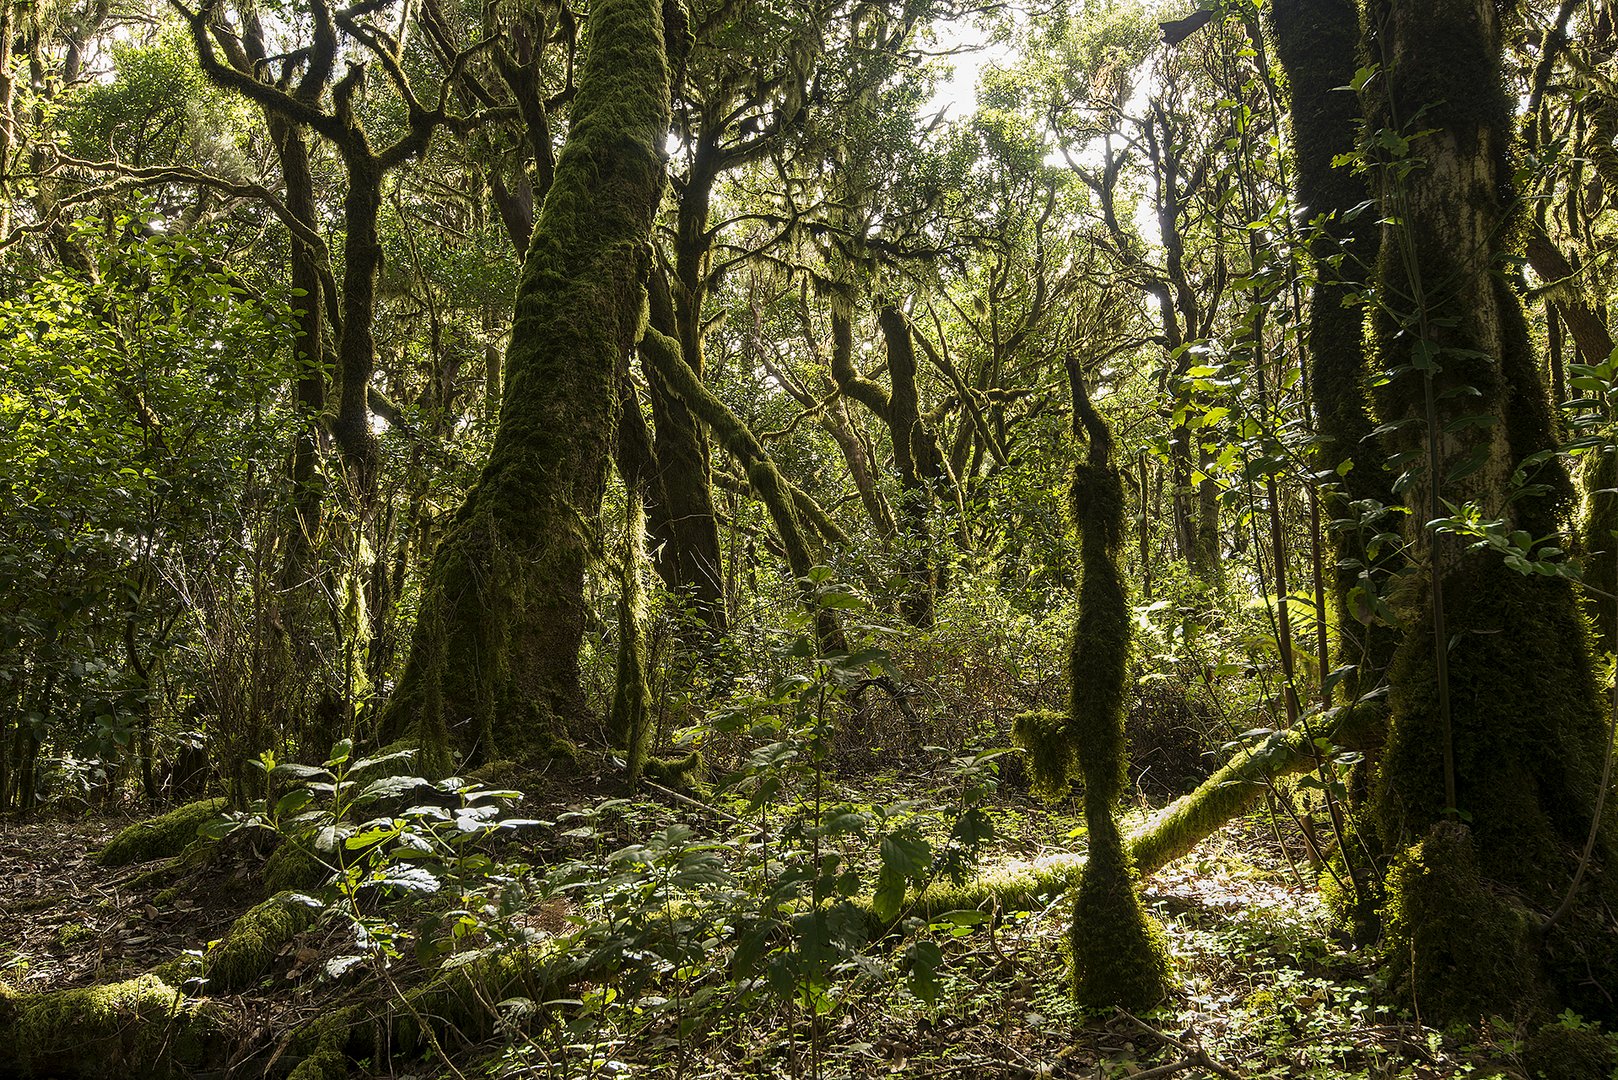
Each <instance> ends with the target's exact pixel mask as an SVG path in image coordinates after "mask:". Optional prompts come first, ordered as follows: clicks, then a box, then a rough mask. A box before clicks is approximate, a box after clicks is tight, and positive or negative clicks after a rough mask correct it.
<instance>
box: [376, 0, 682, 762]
mask: <svg viewBox="0 0 1618 1080" xmlns="http://www.w3.org/2000/svg"><path fill="white" fill-rule="evenodd" d="M588 33H589V41H588V44H587V45H586V48H585V59H584V62H583V65H582V67H581V71H580V75H579V89H578V96H577V99H576V102H575V105H574V112H573V117H572V125H571V130H570V132H569V135H568V141H567V144H566V146H565V147H564V148H563V150H562V153H561V155H560V158H559V160H558V162H557V169H556V180H555V183H554V184H553V185H552V187H551V190H550V192H549V193H548V195H547V196H546V199H545V204H544V207H543V208H542V209H541V211H540V214H539V218H538V220H537V221H536V223H535V226H534V234H533V239H532V242H531V244H530V246H529V249H528V255H527V258H526V260H525V261H524V263H523V272H522V278H521V281H520V283H519V285H518V289H517V311H516V320H515V323H514V324H513V327H512V335H511V345H510V348H509V350H508V352H507V357H506V368H507V381H506V387H505V394H504V398H503V401H502V405H501V411H500V424H499V428H498V430H497V432H496V436H495V444H494V448H493V450H492V452H491V454H490V457H489V462H488V465H487V466H486V467H485V468H484V471H483V475H482V476H481V477H480V478H479V480H478V482H477V484H476V485H475V486H474V487H473V489H472V491H471V492H470V493H468V495H467V498H466V502H465V503H464V504H463V505H462V507H461V508H460V510H459V511H458V512H457V513H456V515H455V518H454V521H453V522H452V523H451V525H450V527H449V530H448V532H447V534H446V535H445V537H444V539H443V540H442V542H441V543H440V544H439V546H438V550H437V552H436V553H435V554H434V557H433V561H432V566H431V569H430V570H429V572H428V576H427V580H426V582H425V583H424V586H423V590H424V591H423V599H422V609H421V615H420V618H419V621H418V623H417V626H416V631H415V636H414V639H413V641H412V645H411V653H410V659H409V661H408V663H407V665H406V669H405V674H404V676H403V679H402V680H401V683H400V686H399V690H398V693H397V694H396V695H395V698H394V701H393V702H392V704H391V706H390V710H389V715H388V718H387V723H386V724H385V730H386V731H387V733H389V734H392V735H397V734H403V733H405V732H407V731H409V730H411V729H414V731H415V733H416V735H417V736H418V738H419V739H420V741H421V743H422V745H423V750H424V752H425V753H426V754H427V756H428V757H429V758H433V757H436V758H437V759H438V760H437V762H436V764H438V765H440V766H443V765H444V764H446V763H447V758H448V756H449V752H450V751H454V752H455V753H457V754H459V755H461V756H462V757H463V758H469V759H480V760H487V759H490V758H492V757H495V756H500V757H535V756H540V755H543V754H545V753H547V752H550V751H552V750H554V749H555V748H556V746H557V742H558V740H575V739H578V738H581V737H589V736H595V737H597V738H599V737H600V735H601V731H600V724H599V722H597V720H595V719H594V718H592V717H591V716H590V714H589V710H588V709H587V708H586V707H585V702H584V698H583V692H582V689H581V687H580V683H579V666H578V665H579V648H580V645H581V642H582V639H583V632H584V620H585V606H584V572H585V568H586V564H587V563H588V561H589V559H590V551H591V548H592V544H593V542H594V541H593V533H594V531H595V529H596V519H597V517H598V515H599V513H600V506H601V497H602V493H603V491H604V489H605V486H606V475H607V462H608V459H609V456H610V454H611V452H612V447H613V440H614V437H615V429H616V426H617V422H618V408H619V400H620V397H619V393H618V389H619V386H620V382H619V380H620V377H621V375H622V368H623V365H624V364H625V363H626V361H627V356H628V352H629V349H630V347H631V346H632V345H633V344H634V342H635V340H636V338H637V336H638V334H639V332H640V329H641V325H640V324H641V312H642V310H643V306H644V282H645V277H646V273H647V269H648V261H647V243H648V241H649V238H650V235H651V228H652V220H653V217H654V215H655V214H656V211H657V207H658V204H659V202H660V200H661V198H662V193H663V182H664V176H663V150H662V147H663V140H664V138H665V135H666V132H667V129H668V123H669V64H668V57H667V53H666V51H665V45H664V36H663V19H662V5H661V4H660V3H658V2H656V0H605V2H603V3H601V4H599V5H598V6H596V7H595V8H594V9H593V10H592V11H591V14H590V26H589V30H588Z"/></svg>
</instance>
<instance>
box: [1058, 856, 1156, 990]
mask: <svg viewBox="0 0 1618 1080" xmlns="http://www.w3.org/2000/svg"><path fill="white" fill-rule="evenodd" d="M1090 844H1091V847H1090V864H1089V866H1088V867H1086V868H1085V871H1084V879H1083V881H1081V882H1080V884H1079V892H1078V896H1077V897H1076V898H1075V900H1074V905H1073V931H1072V946H1073V997H1074V1000H1075V1001H1077V1002H1078V1003H1079V1004H1080V1005H1082V1006H1084V1007H1085V1008H1090V1009H1113V1008H1120V1007H1121V1008H1125V1009H1131V1010H1135V1011H1140V1010H1144V1009H1149V1008H1152V1007H1153V1006H1154V1005H1157V1004H1158V1003H1160V1002H1161V1001H1162V1000H1163V999H1164V998H1166V997H1167V996H1168V992H1169V984H1170V975H1169V973H1170V971H1171V969H1172V965H1171V963H1170V960H1169V952H1168V941H1167V939H1166V938H1165V937H1164V935H1163V928H1162V927H1161V926H1159V925H1158V923H1157V921H1156V920H1155V919H1153V918H1152V917H1151V916H1150V915H1148V914H1147V913H1146V909H1145V908H1144V907H1142V906H1141V902H1140V890H1139V887H1138V886H1139V883H1138V881H1137V879H1136V876H1135V872H1134V867H1133V866H1132V865H1131V864H1130V862H1129V859H1128V856H1127V854H1126V853H1125V851H1124V850H1123V847H1122V844H1121V842H1120V840H1119V838H1118V836H1117V833H1116V832H1114V833H1113V835H1112V836H1111V837H1106V838H1103V837H1099V836H1097V835H1096V834H1095V827H1094V825H1092V827H1091V840H1090Z"/></svg>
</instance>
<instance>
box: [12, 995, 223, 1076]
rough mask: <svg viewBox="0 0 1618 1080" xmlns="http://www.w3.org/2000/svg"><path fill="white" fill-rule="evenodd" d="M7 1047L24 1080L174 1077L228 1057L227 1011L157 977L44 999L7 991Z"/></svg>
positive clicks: (49, 996)
mask: <svg viewBox="0 0 1618 1080" xmlns="http://www.w3.org/2000/svg"><path fill="white" fill-rule="evenodd" d="M5 993H6V997H5V998H4V1002H3V1007H0V1039H3V1040H4V1044H5V1046H6V1048H7V1053H8V1054H9V1055H10V1062H11V1064H12V1065H13V1066H14V1067H15V1068H16V1070H17V1071H18V1072H20V1073H21V1075H23V1076H37V1077H89V1078H100V1077H106V1078H109V1080H112V1078H123V1077H128V1076H137V1075H138V1076H169V1075H172V1074H174V1073H175V1072H179V1071H182V1070H183V1069H186V1068H189V1067H194V1066H197V1065H201V1064H203V1063H205V1062H207V1061H208V1060H210V1059H213V1058H220V1057H223V1054H222V1053H221V1051H222V1049H223V1041H222V1040H220V1039H219V1038H218V1036H219V1035H220V1034H221V1033H222V1030H223V1024H222V1016H221V1014H220V1012H219V1010H217V1009H215V1008H211V1007H209V1006H206V1005H202V1004H198V1003H195V1002H188V1001H187V1000H186V998H185V996H184V995H183V994H181V993H180V992H179V991H178V990H175V989H174V988H173V987H171V986H169V985H168V984H167V983H165V982H164V981H163V980H162V979H160V978H158V977H157V976H155V975H142V976H140V977H139V978H136V979H130V980H129V981H127V982H120V983H112V984H109V985H105V986H89V987H83V988H79V989H72V990H57V991H54V992H50V993H44V994H15V993H12V992H10V991H6V992H5Z"/></svg>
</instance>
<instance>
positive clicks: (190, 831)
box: [98, 799, 225, 866]
mask: <svg viewBox="0 0 1618 1080" xmlns="http://www.w3.org/2000/svg"><path fill="white" fill-rule="evenodd" d="M224 809H225V800H224V799H202V800H200V801H198V802H194V803H186V804H185V805H184V806H179V807H175V808H174V809H173V810H170V811H169V812H168V813H166V814H161V815H159V816H158V817H155V818H151V819H149V820H147V821H140V822H136V823H135V824H133V825H131V826H130V827H129V828H127V829H125V830H124V831H123V832H121V833H119V834H118V835H117V836H115V837H113V838H112V840H111V842H110V843H108V844H107V846H106V847H104V848H102V849H101V854H100V855H99V856H98V860H99V861H100V863H101V865H102V866H128V865H130V864H131V863H138V862H149V861H150V860H152V859H166V858H170V857H171V856H174V855H178V854H180V853H181V852H182V851H184V850H185V849H186V848H187V847H189V846H190V844H191V842H192V841H193V840H195V839H196V838H197V830H199V829H201V828H202V826H203V825H205V824H207V823H208V822H209V821H211V820H213V819H214V818H216V817H218V816H219V815H220V813H221V812H223V810H224Z"/></svg>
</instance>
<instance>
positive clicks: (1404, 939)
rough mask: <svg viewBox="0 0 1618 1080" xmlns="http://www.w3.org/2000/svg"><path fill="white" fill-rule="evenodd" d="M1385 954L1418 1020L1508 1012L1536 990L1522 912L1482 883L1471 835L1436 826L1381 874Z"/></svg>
mask: <svg viewBox="0 0 1618 1080" xmlns="http://www.w3.org/2000/svg"><path fill="white" fill-rule="evenodd" d="M1384 914H1385V919H1386V926H1387V938H1386V953H1387V959H1388V967H1389V974H1390V975H1391V976H1392V978H1393V979H1394V982H1395V985H1397V986H1399V987H1401V989H1402V990H1403V991H1404V992H1405V993H1406V994H1407V995H1408V996H1409V997H1410V999H1411V1000H1412V1001H1413V1002H1414V1004H1415V1007H1416V1008H1417V1009H1418V1010H1420V1013H1421V1015H1422V1017H1423V1018H1443V1019H1445V1020H1475V1019H1476V1018H1477V1017H1479V1016H1490V1015H1496V1014H1499V1015H1511V1014H1512V1013H1514V1012H1515V1011H1517V1009H1518V1007H1519V1006H1520V1005H1521V1004H1522V1003H1524V1002H1531V1001H1533V1000H1534V997H1535V995H1536V993H1537V992H1538V982H1539V980H1538V974H1537V970H1536V967H1537V965H1536V963H1535V957H1534V949H1533V929H1532V925H1531V923H1530V920H1529V913H1528V911H1527V910H1526V909H1525V908H1524V907H1523V906H1522V905H1521V904H1520V903H1518V902H1517V901H1516V900H1515V899H1514V898H1512V897H1510V896H1508V895H1506V894H1504V893H1501V892H1497V891H1495V890H1493V889H1491V888H1489V886H1487V885H1486V884H1485V882H1484V881H1483V879H1482V877H1481V876H1480V875H1479V873H1478V857H1477V849H1476V845H1475V844H1474V842H1473V838H1472V832H1471V830H1470V829H1468V828H1467V827H1466V826H1465V825H1460V824H1454V823H1449V822H1440V823H1439V824H1437V825H1434V826H1433V827H1432V828H1431V829H1429V830H1428V832H1427V835H1426V836H1425V837H1423V838H1422V840H1421V842H1420V843H1418V844H1416V845H1415V846H1413V847H1411V848H1409V849H1408V850H1406V851H1405V852H1404V853H1403V854H1402V855H1400V856H1399V858H1398V859H1397V860H1395V861H1394V864H1393V869H1392V870H1391V872H1390V873H1389V874H1388V882H1387V906H1386V909H1385V913H1384Z"/></svg>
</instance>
